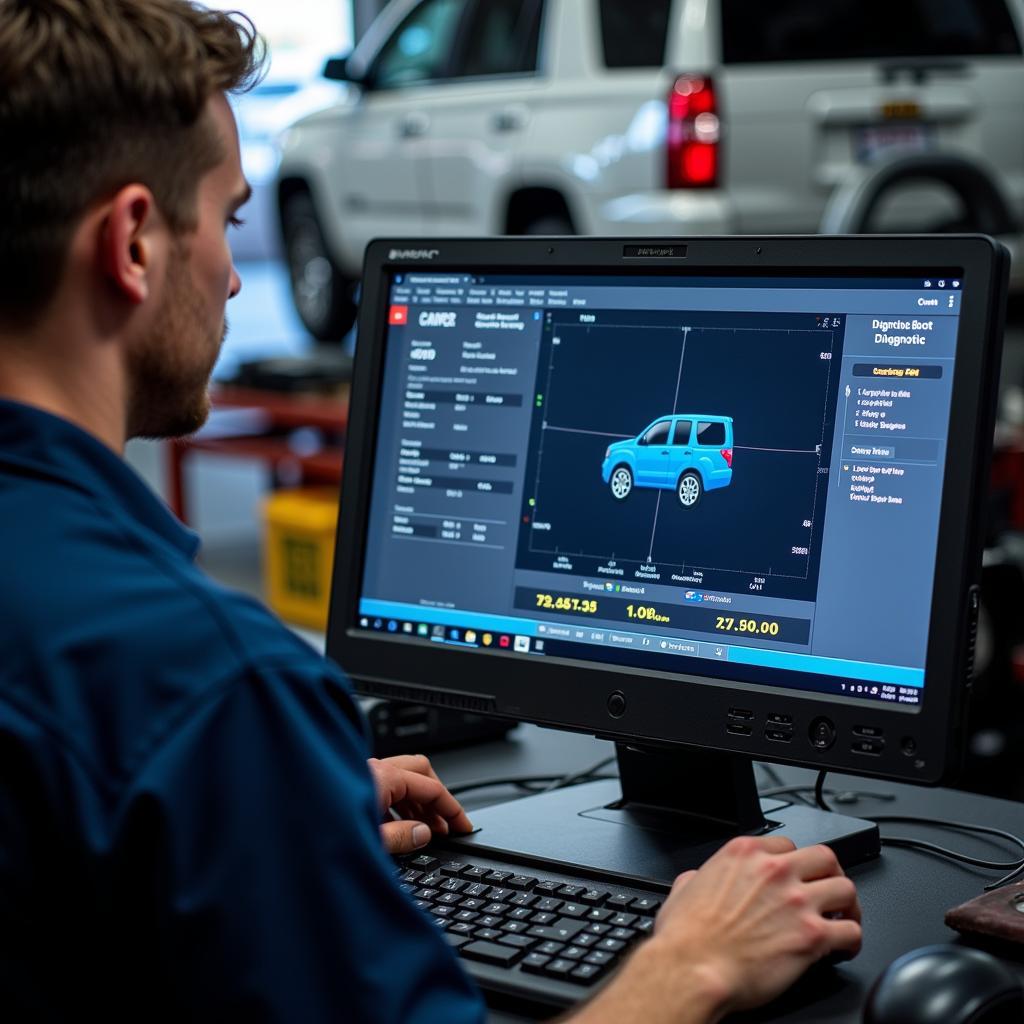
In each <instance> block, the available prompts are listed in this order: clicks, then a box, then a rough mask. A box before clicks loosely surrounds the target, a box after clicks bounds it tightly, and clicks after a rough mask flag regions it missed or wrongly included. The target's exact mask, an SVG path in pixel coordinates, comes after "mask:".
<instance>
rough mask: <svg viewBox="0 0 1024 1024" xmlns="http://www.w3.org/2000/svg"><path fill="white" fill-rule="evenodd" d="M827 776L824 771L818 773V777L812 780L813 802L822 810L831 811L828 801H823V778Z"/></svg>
mask: <svg viewBox="0 0 1024 1024" xmlns="http://www.w3.org/2000/svg"><path fill="white" fill-rule="evenodd" d="M826 775H828V772H826V771H820V772H818V777H817V778H816V779H815V780H814V802H815V803H816V804H817V805H818V806H819V807H820V808H821V809H822V810H823V811H831V810H832V808H831V807H829V805H828V801H827V800H826V799H825V776H826Z"/></svg>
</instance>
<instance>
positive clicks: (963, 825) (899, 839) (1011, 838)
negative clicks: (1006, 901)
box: [869, 814, 1024, 892]
mask: <svg viewBox="0 0 1024 1024" xmlns="http://www.w3.org/2000/svg"><path fill="white" fill-rule="evenodd" d="M869 820H871V821H874V822H877V823H879V824H882V823H885V822H890V821H899V822H903V823H905V824H912V825H929V826H931V827H933V828H949V829H953V830H954V831H960V832H966V833H967V834H968V835H971V834H976V835H987V836H998V837H999V838H1000V839H1005V840H1006V841H1007V842H1008V843H1013V844H1014V845H1015V846H1017V847H1019V848H1020V851H1021V857H1020V858H1018V859H1017V860H1013V861H998V860H986V859H985V858H983V857H973V856H971V855H970V854H969V853H963V852H962V851H960V850H949V849H947V848H946V847H944V846H939V845H937V844H936V843H929V842H927V841H926V840H924V839H912V838H910V837H909V836H885V837H883V839H882V842H883V843H884V844H885V845H886V846H903V847H908V848H910V849H915V850H924V851H926V852H928V853H934V854H935V855H936V856H938V857H945V858H947V859H948V860H952V861H955V862H957V863H960V864H971V865H973V866H974V867H979V868H988V869H990V870H992V871H1006V870H1008V869H1009V874H1006V875H1004V876H1003V877H1002V878H999V879H997V880H996V881H995V882H989V884H988V885H986V886H985V887H984V891H985V892H989V891H991V890H992V889H998V888H999V887H1000V886H1002V885H1006V883H1007V882H1011V881H1013V879H1014V878H1016V877H1017V875H1019V874H1020V873H1021V872H1022V871H1024V839H1021V838H1020V837H1019V836H1015V835H1013V834H1012V833H1011V832H1005V831H1003V829H1001V828H990V827H989V826H988V825H973V824H968V823H967V822H962V821H939V820H938V819H936V818H916V817H911V816H909V815H902V814H883V815H879V816H877V817H872V818H870V819H869Z"/></svg>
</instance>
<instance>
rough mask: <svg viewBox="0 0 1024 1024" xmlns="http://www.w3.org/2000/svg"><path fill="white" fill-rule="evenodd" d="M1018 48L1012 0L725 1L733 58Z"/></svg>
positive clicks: (725, 42) (870, 56) (727, 50)
mask: <svg viewBox="0 0 1024 1024" xmlns="http://www.w3.org/2000/svg"><path fill="white" fill-rule="evenodd" d="M1020 52H1021V45H1020V39H1019V37H1018V35H1017V30H1016V28H1015V27H1014V24H1013V19H1012V17H1011V16H1010V12H1009V11H1008V10H1007V8H1006V0H904V2H903V3H892V0H828V2H827V3H822V0H777V2H775V3H766V4H751V3H748V2H746V0H722V58H723V60H724V61H725V62H726V63H727V64H749V63H757V62H762V61H782V60H786V61H797V60H858V59H859V60H876V59H883V60H884V59H887V58H896V57H961V56H962V57H967V56H972V55H988V54H1019V53H1020Z"/></svg>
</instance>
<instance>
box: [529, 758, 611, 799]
mask: <svg viewBox="0 0 1024 1024" xmlns="http://www.w3.org/2000/svg"><path fill="white" fill-rule="evenodd" d="M615 760H616V757H615V755H614V754H612V756H611V757H602V758H601V760H600V761H597V762H595V763H594V764H592V765H591V766H590V767H589V768H584V769H583V771H581V772H571V773H570V774H568V775H563V776H562V777H561V778H560V779H556V780H555V781H554V782H552V783H551V784H550V785H549V786H547V787H546V788H545V789H543V790H542V791H541V792H544V793H548V792H550V791H551V790H553V789H562V788H564V787H565V786H574V785H576V784H577V783H578V782H587V781H589V780H590V779H591V778H592V777H593V776H594V775H596V773H597V772H599V771H600V770H601V769H602V768H604V767H606V766H607V765H610V764H611V763H612V762H613V761H615Z"/></svg>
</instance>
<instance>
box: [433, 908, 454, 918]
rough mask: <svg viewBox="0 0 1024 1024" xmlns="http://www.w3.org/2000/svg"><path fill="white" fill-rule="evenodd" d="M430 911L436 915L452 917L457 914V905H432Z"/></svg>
mask: <svg viewBox="0 0 1024 1024" xmlns="http://www.w3.org/2000/svg"><path fill="white" fill-rule="evenodd" d="M430 912H431V913H432V914H433V915H434V917H452V916H453V915H454V914H455V907H431V908H430Z"/></svg>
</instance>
